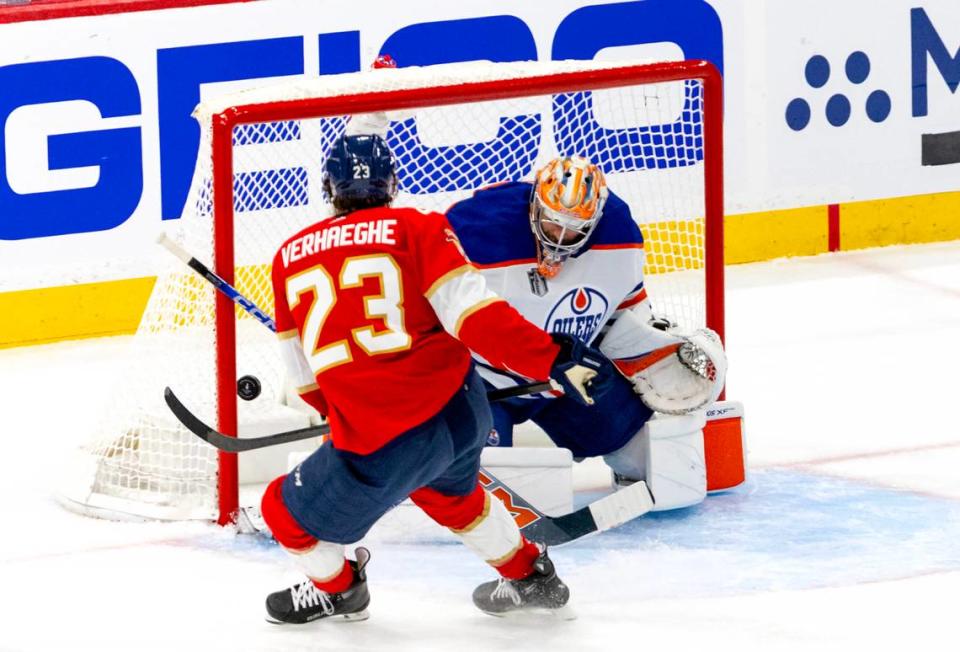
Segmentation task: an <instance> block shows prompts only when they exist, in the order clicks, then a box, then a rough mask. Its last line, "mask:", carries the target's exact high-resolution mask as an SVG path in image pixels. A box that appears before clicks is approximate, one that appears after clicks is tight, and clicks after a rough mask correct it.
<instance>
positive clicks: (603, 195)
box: [447, 157, 726, 484]
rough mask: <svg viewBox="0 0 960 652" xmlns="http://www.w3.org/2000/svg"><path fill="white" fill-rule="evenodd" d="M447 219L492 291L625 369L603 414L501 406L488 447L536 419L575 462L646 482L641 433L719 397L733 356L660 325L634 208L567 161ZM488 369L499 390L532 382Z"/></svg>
mask: <svg viewBox="0 0 960 652" xmlns="http://www.w3.org/2000/svg"><path fill="white" fill-rule="evenodd" d="M447 218H448V219H449V221H450V223H451V224H452V225H453V227H454V230H455V231H456V232H457V235H458V237H459V239H460V242H461V243H462V245H463V247H464V249H465V250H466V254H467V255H468V256H469V258H470V259H471V261H472V262H473V263H474V264H475V265H476V266H477V267H478V268H479V269H480V270H481V272H482V273H483V275H484V277H486V280H487V284H488V286H489V287H490V289H491V290H493V291H494V292H496V293H497V294H499V295H500V296H501V297H503V298H505V299H506V300H507V301H508V302H509V303H510V304H512V305H513V306H514V307H515V308H517V310H519V311H520V313H521V314H522V315H523V316H524V317H526V318H527V319H528V320H530V321H532V322H533V323H534V324H537V325H539V326H541V327H543V328H544V329H545V330H547V331H548V332H558V333H568V334H570V335H573V336H576V337H577V338H579V339H581V340H582V341H584V342H585V343H588V344H589V343H593V344H594V345H599V348H600V349H601V350H602V351H604V353H606V354H607V355H608V356H609V357H610V358H611V359H613V360H614V362H615V363H617V366H618V367H619V368H620V370H621V372H623V374H624V377H623V378H621V379H619V381H618V382H616V383H613V388H612V389H611V390H610V391H608V392H606V394H604V395H603V396H602V397H600V398H598V405H597V406H596V407H597V408H599V409H589V410H588V409H585V408H583V407H582V406H580V405H578V404H577V403H576V402H575V401H573V400H571V399H568V398H564V397H554V396H547V395H542V396H538V397H524V398H517V399H511V400H509V401H501V402H498V403H494V404H492V405H491V408H492V409H493V416H494V430H493V431H491V433H490V437H489V439H488V445H490V446H511V445H512V444H513V427H514V426H515V425H517V424H520V423H523V422H524V421H527V420H533V421H534V422H535V423H536V424H537V425H539V426H540V427H541V428H542V429H543V430H544V431H545V432H546V433H547V435H549V436H550V438H551V439H552V440H553V441H554V442H555V443H556V444H557V445H558V446H561V447H565V448H568V449H570V450H571V451H572V453H573V455H574V457H576V458H585V457H595V456H601V455H602V456H604V459H605V461H606V462H607V464H608V465H609V466H610V467H611V469H612V470H613V472H614V477H615V479H616V480H617V482H618V484H626V483H629V482H631V481H634V480H640V479H645V472H646V448H647V447H646V445H645V444H644V442H643V441H641V438H640V437H639V436H638V433H639V432H640V431H641V428H643V426H644V424H646V423H647V421H648V420H649V419H650V418H651V417H652V416H653V414H654V411H657V412H664V413H669V414H684V413H687V412H691V411H694V410H698V409H699V408H702V407H703V406H705V405H707V404H708V403H710V402H712V401H714V400H716V398H717V396H718V395H719V393H720V390H721V388H722V386H723V376H724V372H725V369H726V360H725V357H724V354H723V349H722V346H721V345H720V343H719V339H718V338H717V337H716V335H715V334H713V333H712V331H708V330H707V329H701V330H698V331H695V332H685V331H681V330H680V329H678V328H677V327H674V326H673V325H671V324H669V323H666V322H665V321H663V320H657V319H655V318H654V316H653V312H652V310H651V306H650V300H649V299H648V297H647V292H646V289H645V288H644V282H643V266H644V249H643V236H642V235H641V233H640V229H639V227H638V226H637V224H636V222H635V221H634V220H633V218H632V216H631V215H630V209H629V207H628V206H627V204H626V203H625V202H624V201H623V200H621V199H620V198H619V197H617V196H616V195H615V194H614V193H612V192H610V191H609V189H608V188H607V186H606V182H605V180H604V177H603V173H602V172H601V171H600V169H599V168H598V167H597V166H596V165H594V164H592V163H591V162H589V161H588V160H586V159H584V158H582V157H562V158H558V159H554V160H553V161H551V162H550V163H548V164H547V165H546V166H545V167H544V168H543V169H542V170H540V171H539V173H538V174H537V176H536V179H535V182H534V183H526V182H509V183H505V184H501V185H496V186H491V187H489V188H485V189H482V190H479V191H477V192H476V193H475V194H474V195H473V196H472V197H470V198H468V199H465V200H462V201H460V202H458V203H456V204H454V205H453V206H452V207H451V208H450V209H449V210H448V211H447ZM518 345H520V346H522V343H518ZM478 363H479V368H480V371H481V375H482V376H483V378H484V380H485V381H486V382H487V383H489V384H490V385H492V386H493V387H498V388H499V387H508V386H511V385H515V384H518V383H522V382H526V381H525V379H524V378H522V377H520V376H515V375H511V374H509V373H506V372H503V371H501V370H499V369H495V368H493V367H492V366H490V365H487V364H485V361H484V360H483V359H478ZM638 395H639V396H638Z"/></svg>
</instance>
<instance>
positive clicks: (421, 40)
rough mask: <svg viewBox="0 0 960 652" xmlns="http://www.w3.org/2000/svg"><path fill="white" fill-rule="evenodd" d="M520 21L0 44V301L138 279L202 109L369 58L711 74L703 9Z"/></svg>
mask: <svg viewBox="0 0 960 652" xmlns="http://www.w3.org/2000/svg"><path fill="white" fill-rule="evenodd" d="M536 4H537V3H515V2H504V1H494V2H489V1H485V2H472V1H471V2H459V3H451V4H449V5H446V6H444V7H442V8H438V7H437V6H436V4H435V3H433V2H426V1H414V2H405V3H404V4H403V11H397V9H396V7H397V5H395V3H392V2H385V1H384V2H372V1H367V2H357V3H353V4H352V5H351V6H350V8H349V9H345V8H344V5H343V3H340V2H316V1H314V0H302V1H295V0H273V1H271V2H257V3H239V4H236V5H215V6H208V7H196V8H185V9H176V10H164V11H154V12H144V13H130V14H119V15H111V16H100V17H82V18H68V19H60V20H52V21H40V22H33V23H23V24H9V25H2V26H0V32H2V35H3V38H2V39H0V64H2V65H0V98H2V99H0V116H2V120H3V123H4V129H3V132H2V134H3V141H2V145H0V147H2V148H3V152H4V155H3V156H2V157H0V270H2V271H3V274H2V275H0V276H2V279H3V280H0V290H2V289H15V288H16V287H17V286H20V287H31V286H35V285H36V284H37V282H38V281H37V279H38V278H39V276H38V275H37V274H38V272H37V269H38V268H43V269H49V268H50V266H51V265H57V266H61V267H63V266H66V267H70V269H71V271H70V274H69V278H70V279H71V280H74V281H83V280H88V279H92V278H98V279H99V278H110V277H126V276H132V275H136V274H138V273H139V274H150V273H152V272H153V271H154V267H155V265H156V264H157V262H158V260H159V259H160V258H161V257H162V256H163V254H162V253H157V250H158V248H157V247H156V245H155V244H154V239H155V237H156V234H157V232H158V230H160V229H161V228H162V227H163V225H164V223H165V222H168V221H171V220H176V219H178V218H179V216H180V214H181V211H182V209H183V206H184V202H185V199H186V196H187V192H188V189H189V186H190V182H191V175H192V173H193V170H194V165H195V161H196V157H197V149H198V142H199V133H200V130H199V127H198V125H197V123H196V121H195V120H194V119H193V118H192V117H191V111H192V110H193V108H194V107H195V106H196V104H197V102H198V101H200V100H201V98H209V97H211V96H213V95H214V94H216V93H223V92H226V91H228V90H229V91H235V90H238V89H239V88H243V87H251V86H259V85H263V84H268V83H276V82H277V81H279V80H292V79H295V78H297V77H299V76H303V75H306V76H315V75H317V74H320V75H324V74H332V73H340V72H349V71H355V70H360V69H361V68H366V67H367V66H368V65H369V63H370V62H371V61H372V60H373V59H374V58H375V57H376V55H377V54H378V53H381V52H387V53H390V54H391V55H392V56H393V57H394V58H396V59H397V60H398V61H400V62H401V64H402V65H429V64H434V63H447V62H456V61H474V60H490V61H521V60H533V59H541V60H551V59H555V60H562V59H592V58H594V57H597V56H601V57H605V58H608V59H609V58H617V57H618V56H620V54H621V53H622V55H623V57H637V56H644V55H647V56H651V57H657V58H662V57H663V56H667V57H669V58H683V57H686V58H703V59H709V60H712V61H714V62H715V63H716V64H717V65H718V66H720V67H721V68H722V66H723V29H722V24H721V19H720V18H719V16H718V15H717V12H716V11H715V10H714V8H713V7H712V6H711V5H710V4H708V3H706V2H704V1H703V0H645V1H642V2H620V3H593V2H583V1H579V2H578V1H573V0H566V1H564V0H559V1H556V2H553V3H551V7H550V11H549V12H544V11H543V10H542V8H541V7H539V6H535V5H536ZM664 44H668V47H666V48H665V47H664ZM648 46H649V47H648ZM103 260H110V261H111V264H110V265H109V266H107V267H106V268H105V269H104V268H103V265H99V264H98V263H100V262H102V261H103ZM42 283H43V284H56V281H55V279H53V280H48V279H46V278H44V279H43V281H42Z"/></svg>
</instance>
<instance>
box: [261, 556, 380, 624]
mask: <svg viewBox="0 0 960 652" xmlns="http://www.w3.org/2000/svg"><path fill="white" fill-rule="evenodd" d="M356 555H357V561H351V562H349V563H350V566H351V567H352V568H353V572H354V578H353V584H351V585H350V588H348V589H347V590H346V591H343V592H341V593H324V592H323V591H321V590H320V589H318V588H317V587H316V585H314V583H313V582H311V581H310V580H309V579H308V580H306V581H305V582H301V583H300V584H296V585H294V586H291V587H290V588H289V589H284V590H283V591H277V592H276V593H271V594H270V595H268V596H267V621H268V622H271V623H277V624H294V625H302V624H304V623H309V622H311V621H314V620H320V619H322V618H343V619H344V620H366V619H367V618H369V617H370V614H368V613H367V605H369V604H370V594H369V593H368V592H367V573H366V571H365V570H364V568H365V567H366V565H367V562H368V561H370V551H369V550H367V549H366V548H357V551H356Z"/></svg>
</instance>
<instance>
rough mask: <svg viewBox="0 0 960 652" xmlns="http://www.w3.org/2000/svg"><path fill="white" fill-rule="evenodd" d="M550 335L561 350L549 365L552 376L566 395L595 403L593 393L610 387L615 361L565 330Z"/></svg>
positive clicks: (596, 394) (595, 394)
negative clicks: (564, 331) (612, 361)
mask: <svg viewBox="0 0 960 652" xmlns="http://www.w3.org/2000/svg"><path fill="white" fill-rule="evenodd" d="M551 337H552V338H553V341H554V342H556V343H557V344H559V345H560V353H558V354H557V357H556V359H555V360H554V362H553V367H552V368H551V369H550V378H551V379H553V380H554V381H556V382H557V383H558V384H559V385H560V386H561V387H562V388H563V393H564V395H566V396H569V397H570V398H572V399H573V400H575V401H578V402H580V403H583V404H584V405H593V397H595V396H600V395H601V394H603V393H604V392H606V391H607V390H608V389H609V388H610V382H611V381H612V380H613V377H614V374H615V373H616V371H615V370H614V368H613V364H612V363H611V361H610V360H608V359H607V358H606V357H605V356H604V355H603V354H602V353H600V352H599V351H597V350H596V349H592V348H590V347H589V346H587V345H586V344H584V343H583V342H581V341H580V340H578V339H577V338H575V337H572V336H570V335H565V334H563V333H552V334H551Z"/></svg>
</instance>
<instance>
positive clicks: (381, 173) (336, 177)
mask: <svg viewBox="0 0 960 652" xmlns="http://www.w3.org/2000/svg"><path fill="white" fill-rule="evenodd" d="M323 182H324V187H325V188H326V190H327V193H328V194H329V195H330V196H331V198H332V199H333V200H334V204H335V205H336V204H341V203H347V204H351V203H356V204H388V203H390V201H391V200H392V199H393V196H394V195H395V194H396V193H397V173H396V163H395V160H394V158H393V153H392V152H391V151H390V148H389V147H388V146H387V143H386V141H385V140H384V139H383V138H381V137H380V136H376V135H357V136H341V137H340V138H338V139H337V140H335V141H334V142H333V149H331V151H330V157H329V158H328V159H327V163H326V172H325V174H324V179H323Z"/></svg>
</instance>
